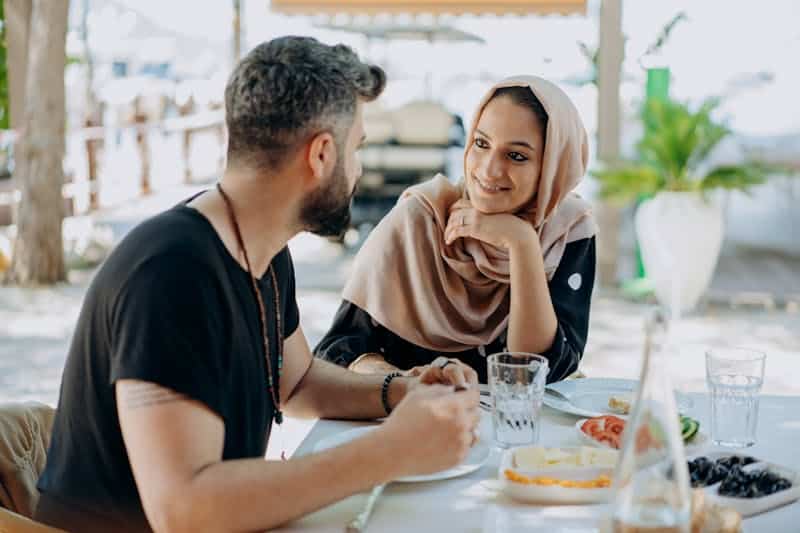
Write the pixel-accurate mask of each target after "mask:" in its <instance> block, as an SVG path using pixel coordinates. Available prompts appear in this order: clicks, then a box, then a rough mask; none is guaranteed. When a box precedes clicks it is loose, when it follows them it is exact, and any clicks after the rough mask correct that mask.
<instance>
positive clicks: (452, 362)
mask: <svg viewBox="0 0 800 533" xmlns="http://www.w3.org/2000/svg"><path fill="white" fill-rule="evenodd" d="M454 364H456V362H455V361H453V360H452V359H448V360H446V361H445V362H444V363H442V364H441V365H439V368H440V369H442V370H444V367H446V366H447V365H454Z"/></svg>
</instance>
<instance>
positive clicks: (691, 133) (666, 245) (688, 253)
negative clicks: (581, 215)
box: [592, 99, 773, 312]
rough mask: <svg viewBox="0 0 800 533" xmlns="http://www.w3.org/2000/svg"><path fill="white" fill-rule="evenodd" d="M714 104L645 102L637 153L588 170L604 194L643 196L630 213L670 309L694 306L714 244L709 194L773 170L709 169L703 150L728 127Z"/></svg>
mask: <svg viewBox="0 0 800 533" xmlns="http://www.w3.org/2000/svg"><path fill="white" fill-rule="evenodd" d="M718 104H719V101H718V100H717V99H710V100H707V101H705V102H704V103H703V104H702V105H700V107H699V108H698V109H696V110H692V109H691V108H690V107H689V105H688V104H684V103H681V102H673V101H668V100H666V101H664V100H653V101H650V102H648V104H647V105H646V106H645V107H644V109H643V111H642V120H643V122H644V126H645V133H644V136H643V138H642V139H641V141H639V143H638V145H637V155H638V157H637V159H636V160H635V161H626V162H622V163H620V164H618V165H615V166H612V167H608V168H604V169H600V170H597V171H594V172H592V174H593V175H594V176H595V177H596V178H597V179H598V181H599V183H600V187H601V189H600V194H601V196H603V197H605V198H608V199H611V200H620V201H626V202H631V201H636V200H639V199H642V198H645V200H644V201H643V202H642V203H641V204H640V205H639V208H638V209H637V212H636V216H635V228H636V235H637V238H638V240H639V246H640V248H641V253H642V260H643V262H644V266H645V269H646V271H647V274H648V277H649V278H650V280H651V281H652V283H653V287H654V289H655V293H656V297H657V298H658V299H659V301H660V302H662V303H663V304H666V305H669V306H670V307H672V308H673V310H674V311H677V312H684V311H688V310H691V309H692V308H694V307H695V305H696V304H697V302H698V300H699V299H700V297H701V296H702V294H703V293H704V292H705V290H706V288H707V287H708V285H709V283H710V282H711V277H712V275H713V273H714V269H715V267H716V264H717V259H718V257H719V252H720V247H721V246H722V238H723V217H722V210H721V209H720V207H719V205H718V204H717V203H715V202H714V199H713V198H712V197H711V195H710V194H709V193H710V192H712V191H715V190H719V189H728V190H739V191H744V192H747V191H748V190H749V189H750V188H751V187H753V186H755V185H759V184H761V183H763V182H764V181H765V179H766V177H767V175H768V174H769V173H770V172H771V171H772V170H773V169H772V168H769V167H768V166H767V165H764V164H762V163H759V162H755V161H749V162H745V163H742V164H724V165H719V166H715V167H710V168H709V165H708V158H709V155H710V154H711V152H712V151H713V150H714V148H715V147H716V146H717V145H718V144H719V143H720V141H722V140H723V139H724V138H725V137H727V136H728V135H730V134H731V130H729V129H728V128H727V127H726V126H725V125H724V124H722V123H720V122H718V121H716V120H715V119H714V118H713V117H712V114H713V111H714V110H715V108H716V107H717V105H718Z"/></svg>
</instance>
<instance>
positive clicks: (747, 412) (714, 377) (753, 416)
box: [706, 348, 767, 448]
mask: <svg viewBox="0 0 800 533" xmlns="http://www.w3.org/2000/svg"><path fill="white" fill-rule="evenodd" d="M766 358H767V356H766V355H765V354H764V353H762V352H759V351H755V350H748V349H744V348H720V349H713V350H709V351H708V352H706V383H707V385H708V390H709V393H710V395H711V440H712V442H713V443H714V444H715V445H717V446H732V447H736V448H744V447H747V446H752V445H753V444H755V443H756V426H757V425H758V398H759V394H760V392H761V385H762V383H764V363H765V361H766Z"/></svg>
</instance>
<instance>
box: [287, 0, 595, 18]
mask: <svg viewBox="0 0 800 533" xmlns="http://www.w3.org/2000/svg"><path fill="white" fill-rule="evenodd" d="M271 9H272V11H273V12H275V13H286V14H296V15H316V14H333V13H335V14H341V13H344V14H352V15H357V14H378V13H431V14H451V15H462V14H477V15H482V14H488V15H505V14H510V13H514V14H520V15H542V14H551V13H552V14H561V15H572V14H579V15H585V14H586V0H496V1H491V2H487V1H486V0H272V3H271Z"/></svg>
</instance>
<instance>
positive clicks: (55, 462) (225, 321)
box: [36, 205, 299, 532]
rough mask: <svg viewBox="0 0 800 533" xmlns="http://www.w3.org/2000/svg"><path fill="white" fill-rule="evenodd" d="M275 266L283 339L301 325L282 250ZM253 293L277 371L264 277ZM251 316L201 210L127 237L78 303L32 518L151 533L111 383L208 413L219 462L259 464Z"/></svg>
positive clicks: (260, 366) (71, 526) (268, 412)
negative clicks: (221, 435) (220, 428)
mask: <svg viewBox="0 0 800 533" xmlns="http://www.w3.org/2000/svg"><path fill="white" fill-rule="evenodd" d="M272 266H273V268H274V269H275V273H276V275H277V279H278V290H279V293H280V307H281V309H280V312H281V315H282V319H283V330H284V331H283V334H284V337H288V336H290V335H291V334H292V333H293V332H294V331H295V330H296V329H297V326H298V321H299V317H298V310H297V303H296V300H295V283H294V270H293V266H292V260H291V257H290V255H289V251H288V249H284V250H282V251H281V252H280V253H279V254H278V255H277V256H275V258H274V259H273V261H272ZM259 285H260V289H261V293H262V295H263V300H264V304H265V306H266V311H267V328H268V329H267V331H268V335H269V341H270V353H271V355H272V365H273V366H272V368H273V369H275V368H277V353H278V347H277V343H276V336H275V328H276V322H275V305H274V295H273V293H272V282H271V279H270V276H269V275H265V276H264V277H263V278H262V279H261V280H259ZM258 317H259V312H258V306H257V303H256V299H255V295H254V294H253V292H252V283H251V281H250V278H249V275H248V274H247V272H246V271H245V270H244V269H243V268H242V267H241V266H240V265H239V263H237V262H236V261H235V260H234V258H233V257H232V256H231V255H230V253H229V252H228V250H227V249H226V248H225V246H224V245H223V243H222V241H221V240H220V239H219V236H218V235H217V233H216V231H215V230H214V229H213V227H212V226H211V224H210V223H209V221H208V220H207V219H206V218H205V217H204V216H203V215H202V214H200V213H199V212H198V211H196V210H194V209H192V208H190V207H188V206H186V205H180V206H178V207H175V208H173V209H171V210H169V211H166V212H165V213H162V214H161V215H158V216H156V217H154V218H152V219H150V220H148V221H146V222H144V223H142V224H141V225H140V226H138V227H137V228H136V229H134V230H133V231H132V232H131V233H130V234H129V235H128V236H127V237H126V238H125V239H124V240H123V241H122V242H121V243H120V244H119V246H117V247H116V249H115V250H114V251H113V253H112V254H111V255H110V257H109V258H108V259H107V261H106V262H105V264H104V265H103V267H102V268H101V269H100V271H99V272H98V273H97V275H96V277H95V278H94V280H93V282H92V284H91V287H90V288H89V291H88V293H87V295H86V300H85V302H84V304H83V309H82V311H81V314H80V318H79V319H78V324H77V328H76V330H75V334H74V337H73V339H72V345H71V347H70V351H69V356H68V357H67V362H66V367H65V369H64V374H63V379H62V384H61V393H60V400H59V406H58V412H57V415H56V419H55V423H54V426H53V437H52V442H51V445H50V451H49V453H48V458H47V466H46V468H45V470H44V473H43V474H42V476H41V478H40V480H39V484H38V487H39V490H40V491H41V492H42V498H41V501H40V504H39V507H38V509H37V513H36V516H37V519H39V520H41V521H43V522H45V523H48V524H50V525H53V526H57V527H60V528H62V529H66V530H68V531H80V532H90V531H149V527H148V526H147V521H146V519H145V516H144V511H143V509H142V505H141V500H140V498H139V495H138V491H137V489H136V485H135V483H134V478H133V474H132V471H131V467H130V464H129V462H128V458H127V454H126V451H125V446H124V443H123V440H122V434H121V432H120V427H119V420H118V418H117V405H116V399H115V393H114V384H115V382H116V381H117V380H120V379H136V380H143V381H149V382H153V383H156V384H158V385H161V386H164V387H167V388H169V389H172V390H174V391H176V392H179V393H182V394H185V395H187V396H189V397H190V398H192V399H195V400H197V401H199V402H202V403H203V404H205V405H206V406H208V408H209V409H211V410H212V411H213V412H215V413H216V414H218V415H219V416H220V417H221V418H222V420H223V421H224V423H225V447H224V451H223V459H238V458H248V457H263V455H264V453H265V450H266V439H267V436H268V434H269V429H270V426H271V422H272V415H273V410H274V405H273V402H272V399H271V397H270V395H269V390H268V389H267V369H266V366H265V358H264V344H263V338H262V336H261V326H260V322H259V318H258ZM152 438H153V439H158V435H153V436H152Z"/></svg>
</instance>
